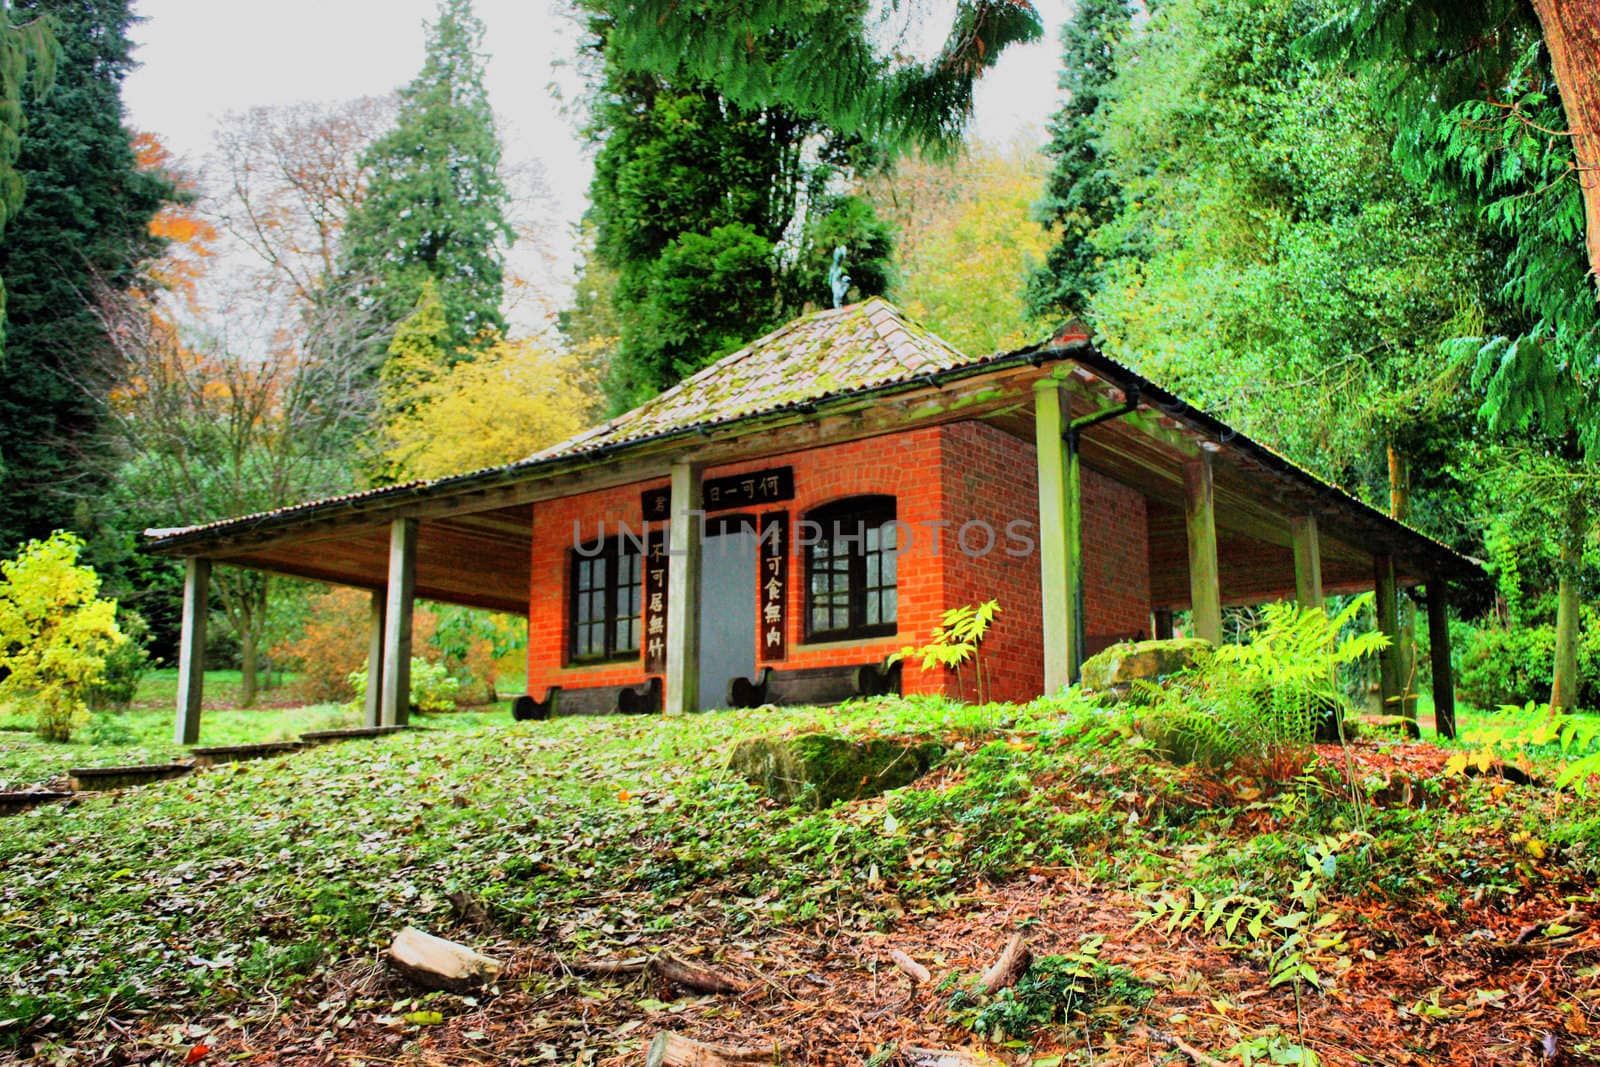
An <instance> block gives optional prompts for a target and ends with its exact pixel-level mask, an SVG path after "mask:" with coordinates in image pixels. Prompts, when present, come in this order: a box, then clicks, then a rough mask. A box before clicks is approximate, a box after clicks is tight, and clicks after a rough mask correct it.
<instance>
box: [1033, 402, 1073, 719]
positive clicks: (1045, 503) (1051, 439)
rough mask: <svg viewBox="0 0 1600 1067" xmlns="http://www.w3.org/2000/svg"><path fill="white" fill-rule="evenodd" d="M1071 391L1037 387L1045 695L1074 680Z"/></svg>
mask: <svg viewBox="0 0 1600 1067" xmlns="http://www.w3.org/2000/svg"><path fill="white" fill-rule="evenodd" d="M1070 389H1071V387H1070V386H1069V384H1068V383H1067V382H1064V381H1061V380H1059V379H1056V378H1044V379H1041V380H1040V381H1037V382H1034V383H1033V432H1034V446H1035V451H1036V456H1037V466H1038V479H1039V582H1040V596H1041V609H1042V615H1043V617H1042V618H1041V620H1040V627H1039V630H1040V639H1041V642H1042V644H1043V646H1044V691H1045V695H1046V696H1050V695H1053V694H1055V693H1059V692H1060V691H1061V690H1062V689H1064V688H1065V687H1066V686H1067V685H1069V684H1070V683H1071V681H1072V674H1073V667H1074V664H1073V662H1072V660H1073V654H1072V650H1073V646H1074V642H1075V639H1074V635H1073V632H1072V623H1073V598H1072V593H1071V581H1072V579H1071V574H1072V571H1073V569H1074V568H1073V558H1072V556H1073V553H1072V549H1071V545H1072V538H1071V534H1070V531H1071V526H1072V514H1071V507H1070V504H1069V501H1068V495H1067V449H1066V444H1065V442H1064V440H1063V438H1062V435H1063V434H1064V433H1065V432H1066V428H1067V421H1068V419H1069V418H1070V416H1071V411H1072V406H1071V392H1070Z"/></svg>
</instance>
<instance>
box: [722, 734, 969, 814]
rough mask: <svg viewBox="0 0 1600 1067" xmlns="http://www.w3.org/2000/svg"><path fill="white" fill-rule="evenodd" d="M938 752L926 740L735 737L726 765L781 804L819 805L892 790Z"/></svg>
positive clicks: (939, 749)
mask: <svg viewBox="0 0 1600 1067" xmlns="http://www.w3.org/2000/svg"><path fill="white" fill-rule="evenodd" d="M943 754H944V746H942V745H939V744H937V743H934V742H931V741H925V742H916V743H910V742H905V741H888V740H883V739H877V740H872V741H851V740H849V739H847V738H843V737H834V736H833V735H831V734H803V735H801V736H799V737H757V738H752V739H750V740H748V741H741V742H739V745H738V747H737V748H735V749H734V750H733V755H732V756H730V757H729V758H728V769H729V770H731V771H734V772H736V773H738V774H741V775H743V776H744V777H745V778H746V779H748V780H749V781H750V782H751V783H752V784H754V785H757V786H759V787H761V789H762V790H763V791H764V792H766V794H767V795H768V796H770V797H772V798H773V799H775V800H780V801H783V802H784V803H788V804H794V803H804V804H809V805H814V806H816V807H819V808H822V807H827V806H828V805H829V804H832V803H833V802H834V801H837V800H856V799H858V798H860V797H867V796H874V795H876V794H878V793H882V792H884V791H885V790H888V789H898V788H899V787H900V786H903V785H906V784H908V783H910V782H913V781H915V780H916V779H918V778H920V777H922V776H923V775H924V774H926V773H928V769H929V768H930V767H932V766H933V765H934V764H935V763H936V762H938V760H939V757H940V756H942V755H943Z"/></svg>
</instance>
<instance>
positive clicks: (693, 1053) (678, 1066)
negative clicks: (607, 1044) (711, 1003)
mask: <svg viewBox="0 0 1600 1067" xmlns="http://www.w3.org/2000/svg"><path fill="white" fill-rule="evenodd" d="M644 1063H645V1067H741V1065H749V1064H782V1063H783V1050H782V1049H781V1048H779V1047H778V1046H777V1045H776V1044H772V1045H764V1046H760V1047H743V1048H735V1047H732V1046H729V1045H708V1044H706V1043H705V1042H703V1041H695V1040H694V1039H693V1038H688V1037H684V1036H683V1035H682V1034H674V1033H671V1032H669V1031H666V1030H663V1031H662V1032H661V1033H659V1034H657V1035H656V1038H655V1040H654V1041H652V1042H650V1049H649V1051H648V1052H646V1053H645V1060H644Z"/></svg>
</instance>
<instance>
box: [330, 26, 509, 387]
mask: <svg viewBox="0 0 1600 1067" xmlns="http://www.w3.org/2000/svg"><path fill="white" fill-rule="evenodd" d="M482 48H483V24H482V23H481V22H480V21H479V20H478V18H477V16H476V15H474V14H473V10H472V4H471V2H470V0H440V4H439V14H438V18H437V20H436V21H435V22H434V23H433V24H432V25H430V26H429V28H428V41H427V58H426V59H425V60H424V62H423V65H422V70H421V72H420V73H418V75H417V76H416V78H415V79H413V80H412V82H411V84H409V85H408V86H406V87H405V88H404V89H402V90H401V92H400V113H399V118H398V120H397V122H396V125H395V128H394V129H393V130H391V131H390V132H389V133H387V134H385V135H384V136H382V137H380V138H379V139H378V140H377V141H375V142H373V144H372V145H371V147H369V148H368V149H367V151H366V153H365V155H364V156H363V157H362V165H363V167H364V168H365V169H366V170H367V172H368V173H370V174H371V179H370V183H369V185H368V187H367V193H366V198H365V199H364V200H363V201H362V202H361V203H360V204H359V205H358V206H357V207H356V208H355V210H353V211H352V212H351V214H350V217H349V219H348V222H347V227H346V233H345V246H344V269H345V273H346V274H347V275H348V276H350V277H351V278H352V280H353V281H354V283H355V285H356V287H357V288H358V290H359V292H360V294H361V295H360V299H361V301H362V302H363V303H365V304H368V305H370V306H372V307H373V308H375V309H376V310H377V311H378V313H379V315H380V317H381V318H382V319H383V321H385V322H387V323H389V324H391V325H393V324H398V323H399V322H401V321H402V320H403V319H405V318H406V316H408V315H410V314H411V313H412V312H413V311H414V310H415V309H416V308H417V306H418V304H419V302H420V301H421V300H422V298H423V296H424V294H425V292H426V291H427V287H428V285H429V283H430V282H431V283H432V285H434V286H435V287H436V288H437V292H438V297H439V301H440V304H441V306H442V308H443V311H444V317H445V322H446V326H447V329H446V331H445V345H444V359H445V361H446V362H447V363H451V362H455V361H456V360H458V359H460V358H463V356H462V354H463V351H470V350H472V349H474V348H475V347H477V346H479V345H481V344H482V343H484V342H485V341H486V340H492V338H493V336H494V335H496V334H499V333H501V332H503V331H504V330H505V319H504V318H503V317H502V315H501V313H500V303H501V297H502V295H503V289H504V278H505V253H504V249H505V247H506V246H507V245H509V244H510V243H511V241H512V238H513V234H512V230H511V226H510V224H509V223H508V222H507V221H506V217H505V209H506V201H507V197H506V191H505V186H504V185H503V184H502V182H501V180H500V174H499V167H500V138H499V134H498V133H497V132H496V130H495V125H494V113H493V111H492V110H491V109H490V107H489V97H488V93H487V92H486V91H485V89H484V85H483V56H482Z"/></svg>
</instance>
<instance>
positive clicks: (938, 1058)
mask: <svg viewBox="0 0 1600 1067" xmlns="http://www.w3.org/2000/svg"><path fill="white" fill-rule="evenodd" d="M900 1055H901V1056H902V1057H903V1058H904V1059H905V1060H906V1062H907V1063H910V1064H911V1065H912V1067H1001V1064H1000V1061H999V1060H997V1059H995V1058H994V1057H993V1056H991V1055H989V1054H988V1053H987V1052H983V1051H980V1050H978V1049H970V1048H917V1047H915V1046H913V1045H907V1046H905V1047H904V1048H902V1049H901V1050H900Z"/></svg>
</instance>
